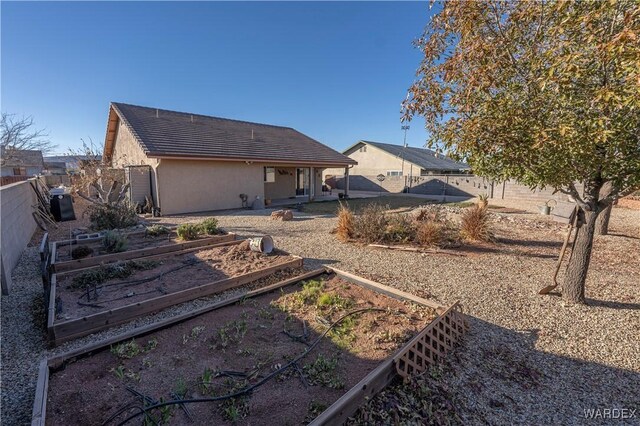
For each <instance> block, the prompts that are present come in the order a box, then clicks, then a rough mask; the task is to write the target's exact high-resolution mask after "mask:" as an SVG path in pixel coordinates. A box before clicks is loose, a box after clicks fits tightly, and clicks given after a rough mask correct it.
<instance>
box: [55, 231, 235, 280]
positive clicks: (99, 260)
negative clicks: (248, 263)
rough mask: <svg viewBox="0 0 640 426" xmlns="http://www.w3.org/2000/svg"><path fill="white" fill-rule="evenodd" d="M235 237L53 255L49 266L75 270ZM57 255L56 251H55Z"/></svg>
mask: <svg viewBox="0 0 640 426" xmlns="http://www.w3.org/2000/svg"><path fill="white" fill-rule="evenodd" d="M235 239H236V234H234V233H228V234H225V235H214V236H212V237H208V238H202V239H199V240H194V241H186V242H183V243H172V244H164V245H161V246H157V247H151V248H140V249H136V250H128V251H124V252H121V253H111V254H103V255H100V256H93V257H87V258H84V259H74V260H67V261H64V262H58V261H57V260H56V258H55V257H52V260H51V268H52V269H53V272H55V273H61V272H67V271H72V270H73V271H75V270H78V269H85V268H90V267H92V266H97V265H100V264H103V263H113V262H117V261H119V260H129V259H133V258H142V257H148V256H153V255H157V254H164V253H171V252H174V251H181V250H186V249H190V248H195V247H209V246H215V245H217V244H222V243H225V242H231V241H234V240H235ZM56 256H57V251H56Z"/></svg>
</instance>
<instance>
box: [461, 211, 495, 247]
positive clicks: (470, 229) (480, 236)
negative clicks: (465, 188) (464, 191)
mask: <svg viewBox="0 0 640 426" xmlns="http://www.w3.org/2000/svg"><path fill="white" fill-rule="evenodd" d="M460 237H461V238H462V239H464V240H467V241H484V242H488V241H492V240H493V232H492V230H491V220H490V218H489V212H488V210H487V208H486V207H482V206H480V205H475V206H473V207H471V208H469V209H467V210H465V211H464V212H463V213H462V222H461V223H460Z"/></svg>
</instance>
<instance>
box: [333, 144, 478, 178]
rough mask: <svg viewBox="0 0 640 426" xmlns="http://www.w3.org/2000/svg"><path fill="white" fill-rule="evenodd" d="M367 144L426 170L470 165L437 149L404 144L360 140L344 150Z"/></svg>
mask: <svg viewBox="0 0 640 426" xmlns="http://www.w3.org/2000/svg"><path fill="white" fill-rule="evenodd" d="M362 143H364V144H367V145H371V146H374V147H376V148H378V149H381V150H383V151H385V152H387V153H389V154H391V155H393V156H396V157H400V158H404V159H405V161H408V162H410V163H413V164H415V165H416V166H419V167H421V168H423V169H426V170H447V171H460V170H469V166H468V165H467V164H465V163H459V162H457V161H454V160H452V159H451V158H449V157H446V156H444V155H442V154H437V153H436V152H435V151H432V150H430V149H426V148H415V147H412V146H407V147H404V148H403V147H402V145H392V144H389V143H382V142H372V141H359V142H358V143H356V144H355V145H353V146H351V147H350V148H348V149H347V150H346V151H344V153H345V154H347V152H349V151H351V150H353V149H354V148H356V147H357V146H358V145H359V144H362Z"/></svg>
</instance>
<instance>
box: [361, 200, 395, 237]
mask: <svg viewBox="0 0 640 426" xmlns="http://www.w3.org/2000/svg"><path fill="white" fill-rule="evenodd" d="M386 210H388V206H381V205H379V204H375V203H373V204H369V205H367V206H365V207H364V208H363V209H362V213H361V214H360V215H358V216H355V217H354V223H353V231H354V235H355V237H356V238H358V239H360V240H362V241H364V242H366V243H379V242H381V241H384V239H385V230H386V229H387V224H388V223H389V220H388V219H387V217H386V216H385V211H386Z"/></svg>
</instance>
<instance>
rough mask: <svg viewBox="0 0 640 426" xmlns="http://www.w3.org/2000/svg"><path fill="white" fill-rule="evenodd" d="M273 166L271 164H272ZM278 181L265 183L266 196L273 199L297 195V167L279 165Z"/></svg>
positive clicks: (277, 168)
mask: <svg viewBox="0 0 640 426" xmlns="http://www.w3.org/2000/svg"><path fill="white" fill-rule="evenodd" d="M270 167H271V166H270ZM274 167H275V169H276V181H275V182H265V183H264V197H265V198H270V199H272V200H275V199H278V198H289V197H295V196H296V168H295V167H277V166H274Z"/></svg>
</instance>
